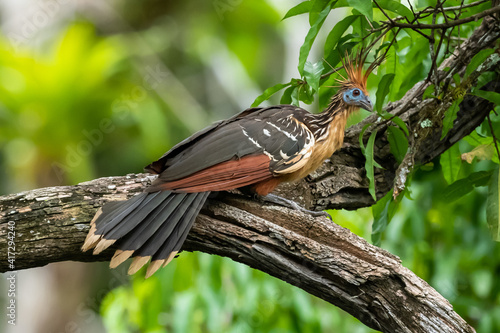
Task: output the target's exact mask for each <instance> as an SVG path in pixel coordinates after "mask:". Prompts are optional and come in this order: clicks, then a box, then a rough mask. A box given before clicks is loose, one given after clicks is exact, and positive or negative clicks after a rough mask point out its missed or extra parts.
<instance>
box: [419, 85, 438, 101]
mask: <svg viewBox="0 0 500 333" xmlns="http://www.w3.org/2000/svg"><path fill="white" fill-rule="evenodd" d="M434 88H435V87H434V85H433V84H431V85H430V86H428V87H427V88H425V91H424V94H423V95H422V99H427V98H432V97H434V95H433V94H434V90H435V89H434Z"/></svg>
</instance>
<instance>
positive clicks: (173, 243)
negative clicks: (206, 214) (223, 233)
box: [82, 191, 210, 277]
mask: <svg viewBox="0 0 500 333" xmlns="http://www.w3.org/2000/svg"><path fill="white" fill-rule="evenodd" d="M209 194H210V192H200V193H173V192H170V191H161V192H153V193H141V194H139V195H136V196H135V197H133V198H131V199H129V200H127V201H121V202H112V203H108V204H106V205H104V207H103V208H102V209H100V210H99V211H98V213H97V214H96V216H95V217H94V219H93V220H92V222H91V228H90V231H89V234H88V235H87V239H86V240H85V243H84V244H83V246H82V250H83V251H87V250H89V249H92V248H94V253H95V254H97V253H100V252H102V251H104V250H105V249H107V248H108V247H110V246H112V245H113V246H114V247H116V248H117V250H116V252H115V254H114V255H113V258H112V259H111V262H110V267H111V268H115V267H117V266H118V265H120V264H121V263H123V262H124V261H125V260H127V259H128V258H130V257H133V258H134V260H133V261H132V264H131V265H130V268H129V271H128V273H129V274H134V273H136V272H137V271H138V270H139V269H140V268H141V267H143V266H144V265H145V264H147V262H148V261H149V260H150V259H151V264H150V265H149V267H148V270H147V273H146V277H149V276H151V275H152V274H154V272H156V271H157V270H158V269H159V268H160V267H162V266H166V264H168V263H169V262H170V261H171V260H172V259H173V258H174V257H175V256H176V255H177V253H178V252H179V250H180V249H181V247H182V244H183V243H184V241H185V240H186V237H187V234H188V233H189V230H190V229H191V227H192V225H193V223H194V220H195V219H196V216H197V215H198V213H199V211H200V209H201V208H202V206H203V204H204V203H205V201H206V200H207V198H208V195H209Z"/></svg>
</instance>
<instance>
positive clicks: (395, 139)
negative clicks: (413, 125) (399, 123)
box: [387, 126, 408, 163]
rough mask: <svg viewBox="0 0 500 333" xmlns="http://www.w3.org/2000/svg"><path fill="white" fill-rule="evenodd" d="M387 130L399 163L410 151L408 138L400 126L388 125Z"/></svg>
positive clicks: (392, 149)
mask: <svg viewBox="0 0 500 333" xmlns="http://www.w3.org/2000/svg"><path fill="white" fill-rule="evenodd" d="M387 130H388V131H389V133H388V134H387V139H388V140H389V145H390V150H391V153H392V155H394V157H395V158H396V160H397V161H398V163H401V161H403V158H404V157H405V155H406V152H407V151H408V139H407V138H406V136H405V135H404V133H403V131H401V129H399V128H398V127H394V126H388V127H387Z"/></svg>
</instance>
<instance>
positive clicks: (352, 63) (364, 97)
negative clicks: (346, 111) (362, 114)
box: [337, 52, 375, 111]
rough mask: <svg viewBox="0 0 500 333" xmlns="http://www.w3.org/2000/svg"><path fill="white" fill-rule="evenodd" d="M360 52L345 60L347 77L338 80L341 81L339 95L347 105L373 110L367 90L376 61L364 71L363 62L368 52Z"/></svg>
mask: <svg viewBox="0 0 500 333" xmlns="http://www.w3.org/2000/svg"><path fill="white" fill-rule="evenodd" d="M362 53H363V52H358V53H357V54H356V56H355V57H354V58H350V57H346V58H345V59H344V61H343V64H344V68H345V70H346V73H347V78H343V79H342V80H338V82H339V83H340V90H339V91H338V93H337V94H338V95H340V96H339V97H341V98H342V101H343V102H344V103H345V104H346V105H347V106H351V107H353V108H356V109H357V108H363V109H365V110H367V111H373V104H372V101H371V100H370V97H369V96H368V91H367V90H366V81H367V79H368V76H369V75H370V73H371V72H372V71H373V68H374V67H375V65H374V64H375V62H374V63H372V65H370V67H368V69H367V70H366V71H365V72H364V73H363V64H364V62H365V60H366V55H367V53H364V55H363V54H362Z"/></svg>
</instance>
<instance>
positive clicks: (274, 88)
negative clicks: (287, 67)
mask: <svg viewBox="0 0 500 333" xmlns="http://www.w3.org/2000/svg"><path fill="white" fill-rule="evenodd" d="M291 84H292V82H288V83H278V84H276V85H274V86H272V87H270V88H267V89H266V90H264V92H263V93H262V95H260V96H258V97H257V98H256V99H255V101H254V102H253V103H252V107H256V106H259V105H260V103H262V102H264V101H266V100H268V99H269V97H271V96H272V95H274V94H275V93H277V92H278V91H280V90H281V89H283V88H285V87H288V86H289V85H291Z"/></svg>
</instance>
